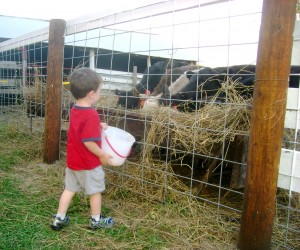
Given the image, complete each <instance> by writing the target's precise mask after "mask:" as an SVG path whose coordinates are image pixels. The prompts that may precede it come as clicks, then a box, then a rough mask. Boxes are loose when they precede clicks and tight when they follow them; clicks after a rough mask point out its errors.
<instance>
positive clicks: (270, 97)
mask: <svg viewBox="0 0 300 250" xmlns="http://www.w3.org/2000/svg"><path fill="white" fill-rule="evenodd" d="M296 1H297V0H264V2H263V9H262V22H261V29H260V38H259V45H258V53H257V63H256V82H255V88H254V95H253V108H252V117H251V128H250V140H249V150H248V161H247V177H246V187H245V197H244V207H243V213H242V222H241V229H240V238H239V243H238V247H239V249H251V250H252V249H271V239H272V229H273V219H274V216H275V198H276V190H277V178H278V165H279V160H280V153H281V144H282V135H283V126H284V114H285V107H286V93H287V87H288V76H289V72H290V62H291V51H292V44H293V39H292V34H293V31H294V24H295V16H296Z"/></svg>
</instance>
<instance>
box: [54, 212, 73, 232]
mask: <svg viewBox="0 0 300 250" xmlns="http://www.w3.org/2000/svg"><path fill="white" fill-rule="evenodd" d="M69 223H70V217H69V216H68V215H66V217H65V218H64V219H63V220H62V219H61V218H59V217H56V215H54V216H53V219H52V224H51V227H52V229H53V230H56V231H58V230H60V229H62V228H63V227H64V226H67V225H68V224H69Z"/></svg>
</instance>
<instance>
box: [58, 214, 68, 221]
mask: <svg viewBox="0 0 300 250" xmlns="http://www.w3.org/2000/svg"><path fill="white" fill-rule="evenodd" d="M56 217H58V218H60V219H61V220H64V219H65V217H66V213H57V214H56Z"/></svg>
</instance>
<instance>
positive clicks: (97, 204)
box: [51, 68, 114, 230]
mask: <svg viewBox="0 0 300 250" xmlns="http://www.w3.org/2000/svg"><path fill="white" fill-rule="evenodd" d="M102 85H103V81H102V78H101V77H100V76H99V75H98V74H97V73H96V72H94V71H93V70H91V69H88V68H80V69H77V70H74V72H73V73H72V75H71V79H70V91H71V93H72V95H73V96H74V98H75V99H76V104H75V105H74V106H73V107H72V109H71V112H70V124H69V130H68V142H67V168H66V173H65V190H64V191H63V193H62V195H61V197H60V201H59V207H58V210H57V214H56V215H54V217H53V220H52V224H51V227H52V229H54V230H60V229H62V228H63V227H64V226H66V225H67V224H69V222H70V218H69V216H68V215H67V210H68V208H69V206H70V203H71V201H72V198H73V196H74V195H75V193H76V192H80V191H84V192H85V194H87V195H89V197H90V210H91V211H90V212H91V219H90V223H89V228H90V229H97V228H108V227H112V226H113V224H114V220H113V218H111V217H104V216H103V215H102V214H101V192H103V191H104V190H105V182H104V178H105V173H104V171H103V168H102V164H103V165H106V164H110V158H111V156H110V155H108V154H106V153H105V152H104V151H103V150H102V149H101V148H100V145H101V144H100V143H101V141H100V140H101V138H100V135H101V129H106V128H107V124H106V123H100V118H99V115H98V113H97V111H96V110H95V109H94V108H93V107H92V106H93V105H94V104H96V103H97V101H98V100H99V98H100V89H101V87H102Z"/></svg>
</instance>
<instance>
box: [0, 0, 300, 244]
mask: <svg viewBox="0 0 300 250" xmlns="http://www.w3.org/2000/svg"><path fill="white" fill-rule="evenodd" d="M261 14H262V2H261V1H203V2H202V1H198V0H187V1H175V0H174V1H165V2H161V3H157V4H149V5H148V6H146V7H139V8H136V9H132V10H130V11H124V12H120V13H115V14H109V15H107V16H104V15H99V17H97V16H93V17H92V18H91V19H90V20H89V18H87V17H86V18H85V19H80V18H78V19H75V20H71V21H67V22H66V30H65V44H64V65H63V75H62V84H63V88H62V124H61V156H63V155H64V154H65V150H64V147H65V145H66V140H67V138H66V133H67V129H68V120H69V110H70V108H71V107H72V105H73V104H74V101H75V100H74V99H73V98H72V96H71V94H70V91H69V76H70V74H71V73H72V71H73V70H74V69H76V68H79V67H89V68H92V69H94V70H96V71H97V72H98V73H99V74H100V75H101V76H102V77H103V79H104V87H103V89H102V92H101V98H100V101H99V103H98V104H97V105H96V107H95V108H96V109H97V111H98V112H99V115H100V117H101V119H102V121H104V122H107V123H108V125H110V126H114V127H118V128H121V129H124V130H126V131H127V132H129V133H130V134H132V135H133V136H134V137H135V139H136V142H135V144H134V145H133V148H132V151H131V154H130V156H129V157H128V158H127V160H126V162H125V163H124V165H122V166H121V167H109V166H106V170H107V173H108V174H107V176H108V177H107V181H108V182H109V185H114V186H115V187H116V189H119V190H126V191H127V192H132V193H134V194H137V195H140V196H143V197H145V198H147V199H153V200H155V201H160V202H180V201H181V200H182V199H183V198H184V199H185V198H188V199H191V200H198V201H199V202H204V203H209V204H214V205H215V208H216V210H217V212H218V213H219V214H220V215H222V214H225V213H228V214H229V215H228V218H230V219H231V220H237V221H239V220H240V215H241V212H242V209H243V198H244V196H243V194H244V187H245V175H246V167H247V150H248V140H249V130H250V119H251V105H252V94H253V89H254V83H255V70H256V57H257V47H258V40H259V28H260V22H261ZM298 22H299V21H298ZM296 27H297V26H296ZM47 35H48V32H47V31H45V30H40V31H37V32H35V33H32V34H29V35H28V36H25V37H22V38H20V39H12V40H11V42H10V41H6V42H4V43H1V44H0V60H1V65H0V66H1V77H0V78H1V79H0V84H1V91H2V92H0V94H1V96H0V98H1V104H0V105H1V106H0V111H1V122H7V121H8V120H10V119H14V120H17V121H18V125H19V126H20V127H22V129H25V130H27V131H28V133H32V134H34V131H43V130H44V118H43V117H44V116H45V90H46V88H45V86H46V84H47V51H48V36H47ZM294 46H296V45H295V43H294ZM298 57H299V54H298V56H296V57H295V55H294V54H293V58H296V60H299V59H297V58H298ZM270 60H272V59H271V58H270ZM5 63H6V65H5ZM297 65H300V63H296V64H295V65H292V66H291V76H290V88H289V95H288V96H289V97H288V98H289V99H288V106H287V113H286V123H285V124H286V125H285V129H284V138H283V143H282V144H283V145H282V148H283V149H282V157H281V164H280V171H279V172H280V173H279V179H278V193H277V197H276V200H277V204H276V205H277V215H276V220H275V223H274V228H275V229H274V231H275V232H274V234H275V235H280V239H279V240H277V238H274V239H273V242H272V243H273V245H274V246H283V247H286V248H291V249H292V246H294V245H297V244H298V246H299V247H300V244H299V242H298V243H297V237H296V235H299V226H298V225H299V213H300V203H299V184H300V183H299V179H300V175H299V169H298V168H299V164H300V163H299V151H300V149H299V91H298V90H299V75H300V67H299V66H297ZM293 66H294V67H293ZM58 67H59V65H58ZM5 81H6V82H5ZM5 84H6V85H5ZM291 84H294V85H293V86H291ZM3 85H5V86H7V87H4V88H3ZM15 86H17V87H16V88H15ZM12 89H13V91H17V92H14V93H13V92H9V91H12ZM18 91H19V92H18ZM295 95H296V96H295ZM295 99H296V100H297V102H296V104H295V103H293V104H291V105H289V100H295ZM289 113H291V115H289ZM295 123H296V125H295ZM290 124H292V125H290ZM278 237H279V236H278Z"/></svg>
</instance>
